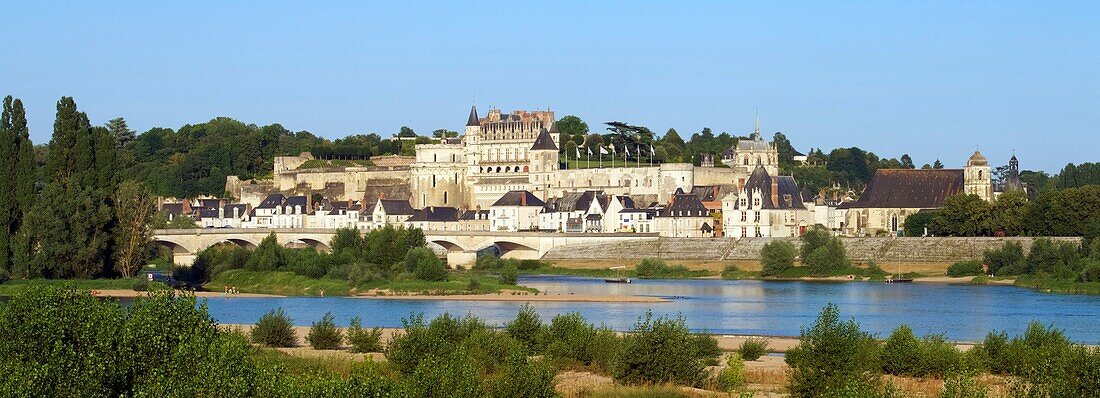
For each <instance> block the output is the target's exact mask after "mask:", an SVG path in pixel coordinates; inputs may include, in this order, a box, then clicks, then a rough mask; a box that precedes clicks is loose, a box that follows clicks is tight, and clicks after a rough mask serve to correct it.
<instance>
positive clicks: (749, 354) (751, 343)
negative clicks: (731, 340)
mask: <svg viewBox="0 0 1100 398" xmlns="http://www.w3.org/2000/svg"><path fill="white" fill-rule="evenodd" d="M768 343H769V342H768V339H760V338H750V339H748V340H745V341H743V342H741V347H740V348H738V349H737V352H739V353H741V358H743V359H744V360H746V361H755V360H757V359H760V357H762V356H764V355H766V354H767V353H768Z"/></svg>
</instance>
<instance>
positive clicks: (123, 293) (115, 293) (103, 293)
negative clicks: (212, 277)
mask: <svg viewBox="0 0 1100 398" xmlns="http://www.w3.org/2000/svg"><path fill="white" fill-rule="evenodd" d="M194 293H195V297H198V298H213V297H224V298H256V297H286V296H279V295H275V294H260V293H237V294H225V293H223V292H194ZM148 294H149V292H139V291H136V290H129V289H98V290H92V295H94V296H100V297H116V298H133V297H144V296H146V295H148Z"/></svg>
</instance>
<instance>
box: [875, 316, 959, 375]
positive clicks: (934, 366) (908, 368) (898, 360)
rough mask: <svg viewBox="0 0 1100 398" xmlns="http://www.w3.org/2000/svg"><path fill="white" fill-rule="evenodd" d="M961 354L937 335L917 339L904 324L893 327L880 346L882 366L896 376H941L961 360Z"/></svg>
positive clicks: (950, 371) (952, 369)
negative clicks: (888, 336)
mask: <svg viewBox="0 0 1100 398" xmlns="http://www.w3.org/2000/svg"><path fill="white" fill-rule="evenodd" d="M961 360H962V354H961V353H960V352H959V350H958V349H957V348H955V346H953V345H951V344H950V343H947V342H946V341H945V340H944V339H943V336H941V335H929V336H927V337H925V338H924V339H923V340H918V339H917V338H916V337H915V336H914V335H913V330H912V329H910V328H909V326H908V325H901V326H900V327H898V328H897V329H894V333H892V334H891V335H890V338H888V339H886V343H885V344H884V345H883V347H882V370H883V371H884V372H886V373H889V374H893V375H899V376H913V377H925V376H938V377H943V376H946V375H948V374H950V373H952V372H953V371H955V370H958V369H959V367H960V364H961Z"/></svg>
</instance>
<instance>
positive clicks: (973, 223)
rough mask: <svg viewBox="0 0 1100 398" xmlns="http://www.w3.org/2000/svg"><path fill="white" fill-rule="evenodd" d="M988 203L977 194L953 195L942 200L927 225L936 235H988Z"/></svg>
mask: <svg viewBox="0 0 1100 398" xmlns="http://www.w3.org/2000/svg"><path fill="white" fill-rule="evenodd" d="M989 225H990V205H989V203H988V202H986V201H984V200H982V198H980V197H978V195H963V194H959V195H953V196H948V197H947V199H945V200H944V201H943V206H942V207H941V208H940V210H939V211H937V212H936V215H935V217H933V218H932V223H931V224H930V226H929V232H931V233H932V234H934V235H937V236H988V235H989V234H990V229H989Z"/></svg>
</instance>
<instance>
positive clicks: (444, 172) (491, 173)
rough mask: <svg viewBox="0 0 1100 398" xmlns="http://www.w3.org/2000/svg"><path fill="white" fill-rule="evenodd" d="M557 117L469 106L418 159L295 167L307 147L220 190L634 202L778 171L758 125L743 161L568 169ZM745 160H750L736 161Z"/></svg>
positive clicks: (421, 200)
mask: <svg viewBox="0 0 1100 398" xmlns="http://www.w3.org/2000/svg"><path fill="white" fill-rule="evenodd" d="M555 120H556V119H555V117H554V112H553V111H513V112H512V113H504V112H501V111H500V110H499V109H491V110H489V112H488V113H487V114H486V115H485V117H480V116H479V114H478V111H477V108H476V107H471V109H470V113H469V116H468V118H467V120H466V126H465V131H464V134H463V135H462V136H461V137H459V138H445V139H441V140H440V142H439V143H431V144H418V145H417V146H416V155H415V157H380V158H373V159H372V161H373V162H374V166H368V167H344V168H327V169H326V168H316V169H302V168H300V167H299V166H301V165H302V164H303V163H305V162H306V161H307V160H308V159H309V155H308V154H302V155H300V156H297V157H293V156H290V157H278V158H276V160H275V166H274V169H275V170H274V176H273V179H272V180H270V181H267V180H260V181H240V180H237V179H236V178H235V177H230V178H229V179H228V180H227V183H226V191H227V192H229V193H231V194H233V195H234V196H235V197H237V198H238V199H239V200H240V201H242V202H246V203H253V202H255V203H258V202H260V201H262V200H263V198H264V197H266V196H267V194H269V193H272V192H280V193H283V194H286V195H295V194H297V195H304V194H313V193H320V194H321V195H322V196H324V197H325V198H327V199H331V200H348V199H352V200H362V201H364V202H366V203H373V202H374V201H376V200H377V199H380V198H390V199H408V200H409V202H410V204H411V205H412V207H414V208H427V207H454V208H459V209H476V208H485V209H488V207H489V206H490V205H492V204H493V203H494V202H496V201H497V200H498V199H500V197H501V196H503V195H504V194H506V193H508V192H511V191H529V192H531V193H533V194H534V195H535V196H536V197H538V198H539V199H540V200H543V201H547V200H550V199H553V198H560V197H562V196H563V195H565V194H566V193H569V192H583V191H592V190H594V191H602V192H604V193H606V194H609V195H628V196H631V197H634V198H636V199H637V200H638V202H639V203H654V202H657V203H666V202H668V201H669V200H671V199H672V195H674V193H675V192H676V191H677V189H679V190H681V191H683V192H690V191H691V190H692V188H693V187H696V186H723V187H726V188H727V189H728V190H733V189H735V187H739V186H744V184H745V183H746V181H747V180H748V177H749V175H750V174H751V173H752V171H753V170H754V169H755V168H756V166H757V165H763V166H764V167H765V168H766V169H767V170H768V171H769V172H770V173H771V174H772V175H777V174H778V155H777V152H776V149H775V145H774V144H772V143H769V142H767V141H765V140H764V139H763V138H762V136H761V135H760V131H759V123H757V129H756V131H755V132H754V133H753V136H752V139H751V140H746V141H743V142H741V143H739V144H738V146H737V147H736V148H733V149H732V150H731V151H730V152H728V154H727V155H728V156H730V157H734V156H735V157H736V159H738V160H740V162H736V163H737V165H735V166H732V167H703V166H694V165H692V164H690V163H663V164H659V165H646V164H634V165H630V164H627V165H623V166H618V167H599V168H583V169H568V168H563V167H562V166H563V165H564V164H563V163H562V162H561V159H560V158H559V148H560V147H561V144H560V143H559V142H558V141H559V138H558V137H559V132H558V128H557V126H556V123H555ZM745 159H747V160H745ZM744 161H747V162H749V163H751V165H742V164H741V163H743V162H744ZM728 163H734V162H727V164H728ZM593 164H595V161H593ZM605 164H606V163H605ZM622 164H624V162H621V159H620V162H619V165H622ZM708 166H709V165H708Z"/></svg>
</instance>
